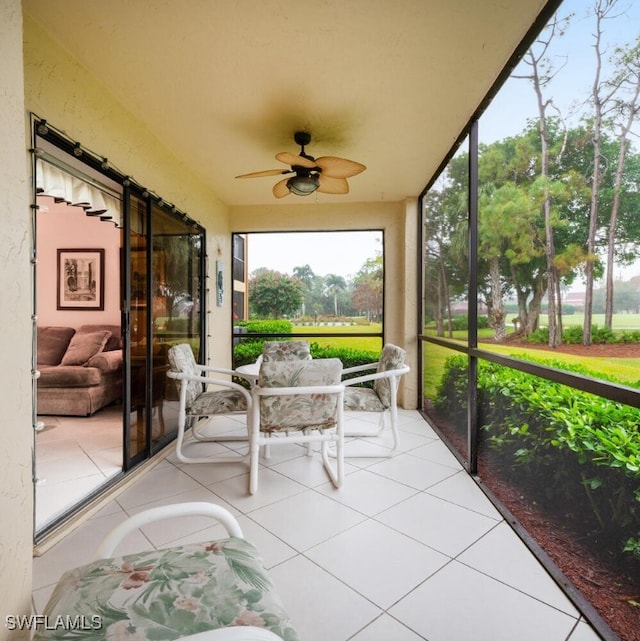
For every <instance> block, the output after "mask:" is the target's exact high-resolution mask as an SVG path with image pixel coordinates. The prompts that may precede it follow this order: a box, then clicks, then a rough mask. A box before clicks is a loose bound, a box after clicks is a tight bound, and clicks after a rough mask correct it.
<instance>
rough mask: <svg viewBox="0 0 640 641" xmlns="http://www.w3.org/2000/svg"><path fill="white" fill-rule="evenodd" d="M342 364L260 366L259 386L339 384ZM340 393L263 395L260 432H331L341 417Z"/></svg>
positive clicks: (329, 360) (318, 362)
mask: <svg viewBox="0 0 640 641" xmlns="http://www.w3.org/2000/svg"><path fill="white" fill-rule="evenodd" d="M341 376H342V362H341V361H340V359H338V358H321V359H314V360H308V361H300V360H296V361H267V362H263V363H262V365H261V366H260V375H259V377H258V386H259V387H308V386H318V385H339V384H340V378H341ZM338 400H339V397H338V396H337V395H336V394H291V395H283V396H262V395H261V396H260V397H259V401H258V402H259V403H260V431H261V432H274V431H285V430H303V429H306V428H313V429H329V428H332V427H335V425H336V423H337V418H338Z"/></svg>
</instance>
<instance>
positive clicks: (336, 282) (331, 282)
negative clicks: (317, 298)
mask: <svg viewBox="0 0 640 641" xmlns="http://www.w3.org/2000/svg"><path fill="white" fill-rule="evenodd" d="M324 284H325V287H326V289H327V292H328V293H329V295H330V296H332V297H333V313H334V314H335V315H336V316H337V315H338V294H339V293H340V292H342V291H344V290H345V289H346V288H347V283H346V281H345V279H344V278H343V277H342V276H339V275H338V274H327V276H325V279H324Z"/></svg>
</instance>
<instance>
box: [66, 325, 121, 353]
mask: <svg viewBox="0 0 640 641" xmlns="http://www.w3.org/2000/svg"><path fill="white" fill-rule="evenodd" d="M103 330H106V331H108V332H111V336H109V339H108V340H107V344H106V345H105V346H104V349H103V351H105V352H111V351H113V350H115V349H122V328H121V327H120V325H98V324H96V325H81V326H80V327H78V329H77V331H76V334H93V332H100V331H103Z"/></svg>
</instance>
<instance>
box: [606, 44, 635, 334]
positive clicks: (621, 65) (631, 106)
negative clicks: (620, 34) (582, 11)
mask: <svg viewBox="0 0 640 641" xmlns="http://www.w3.org/2000/svg"><path fill="white" fill-rule="evenodd" d="M616 57H617V61H616V62H617V69H618V71H617V73H616V74H615V76H614V78H613V80H612V81H611V83H610V84H611V85H612V86H614V87H620V88H623V89H626V90H627V94H628V95H627V97H626V98H621V99H620V100H619V101H618V102H617V109H616V111H617V112H618V114H619V116H620V119H621V122H620V125H619V129H620V134H619V137H618V142H619V144H620V148H619V151H618V163H617V166H616V173H615V180H614V191H613V202H612V205H611V218H610V220H609V234H608V242H607V272H606V285H605V310H604V324H605V327H607V328H608V329H611V328H612V323H613V264H614V255H615V246H616V238H617V233H616V232H617V225H618V213H619V211H620V201H621V192H622V189H623V177H624V169H625V160H626V156H627V149H628V137H629V132H630V131H631V127H632V126H633V123H634V121H635V120H636V118H637V116H638V112H639V110H640V38H638V39H637V40H636V44H635V46H634V47H631V48H629V49H623V48H618V49H617V50H616Z"/></svg>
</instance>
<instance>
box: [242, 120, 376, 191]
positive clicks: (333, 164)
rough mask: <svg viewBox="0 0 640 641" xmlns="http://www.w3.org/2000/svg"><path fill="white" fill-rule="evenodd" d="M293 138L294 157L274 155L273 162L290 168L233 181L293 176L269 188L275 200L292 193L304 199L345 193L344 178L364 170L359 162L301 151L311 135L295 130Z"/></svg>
mask: <svg viewBox="0 0 640 641" xmlns="http://www.w3.org/2000/svg"><path fill="white" fill-rule="evenodd" d="M293 139H294V140H295V141H296V144H298V145H300V154H299V155H297V156H296V155H295V154H292V153H289V152H288V151H283V152H281V153H279V154H276V160H279V161H280V162H283V163H284V164H285V165H290V167H291V168H290V169H267V170H265V171H254V172H253V173H250V174H242V175H241V176H236V178H260V177H262V176H279V175H282V174H295V176H292V177H291V178H284V179H283V180H281V181H280V182H277V183H276V184H275V185H274V187H273V195H274V196H275V197H276V198H283V197H284V196H287V195H289V194H290V193H291V194H295V195H296V196H308V195H309V194H312V193H313V192H314V191H319V192H321V193H325V194H348V193H349V183H348V182H347V180H346V179H347V178H350V177H351V176H355V175H357V174H359V173H360V172H362V171H364V170H365V169H366V167H365V166H364V165H361V164H360V163H359V162H354V161H353V160H347V159H346V158H338V157H337V156H322V157H320V158H314V157H313V156H309V154H306V153H305V151H304V148H305V146H306V145H308V144H309V143H310V142H311V134H310V133H308V132H306V131H297V132H296V133H295V134H294V136H293Z"/></svg>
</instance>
